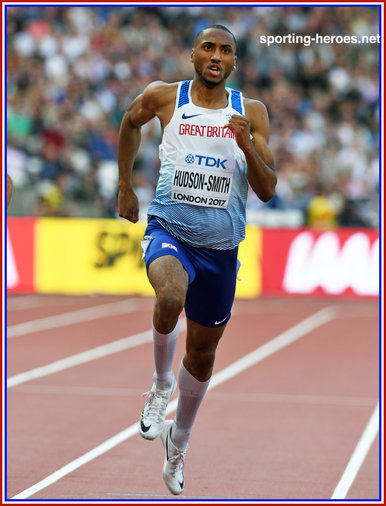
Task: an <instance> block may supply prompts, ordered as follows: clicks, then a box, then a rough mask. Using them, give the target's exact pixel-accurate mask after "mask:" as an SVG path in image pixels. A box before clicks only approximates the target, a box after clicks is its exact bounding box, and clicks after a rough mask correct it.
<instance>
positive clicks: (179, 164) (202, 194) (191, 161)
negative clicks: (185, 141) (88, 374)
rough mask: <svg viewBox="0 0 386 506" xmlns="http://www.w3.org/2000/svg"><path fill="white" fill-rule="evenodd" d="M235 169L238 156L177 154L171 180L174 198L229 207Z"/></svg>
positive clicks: (201, 204) (203, 204)
mask: <svg viewBox="0 0 386 506" xmlns="http://www.w3.org/2000/svg"><path fill="white" fill-rule="evenodd" d="M234 169H235V159H234V158H232V157H229V156H228V157H224V156H221V155H219V156H217V155H213V156H206V155H204V154H195V153H184V152H181V153H178V154H177V159H176V164H175V168H174V173H173V179H172V200H174V201H175V202H183V203H185V204H192V205H194V206H204V207H215V208H218V209H226V208H227V206H228V202H229V197H230V194H231V188H232V178H233V172H234Z"/></svg>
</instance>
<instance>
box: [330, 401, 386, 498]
mask: <svg viewBox="0 0 386 506" xmlns="http://www.w3.org/2000/svg"><path fill="white" fill-rule="evenodd" d="M378 432H379V403H378V404H377V406H376V408H375V409H374V411H373V414H372V415H371V417H370V420H369V422H368V424H367V426H366V428H365V430H364V431H363V434H362V436H361V438H360V440H359V441H358V444H357V446H356V447H355V450H354V453H353V454H352V455H351V458H350V460H349V462H348V464H347V467H346V469H345V470H344V473H343V474H342V477H341V479H340V480H339V483H338V485H337V486H336V488H335V490H334V493H333V494H332V496H331V499H345V498H346V495H347V493H348V491H349V490H350V488H351V485H352V484H353V483H354V480H355V478H356V475H357V474H358V471H359V469H360V468H361V466H362V464H363V462H364V460H365V458H366V456H367V454H368V452H369V450H370V448H371V445H372V444H373V442H374V440H375V438H376V437H377V434H378Z"/></svg>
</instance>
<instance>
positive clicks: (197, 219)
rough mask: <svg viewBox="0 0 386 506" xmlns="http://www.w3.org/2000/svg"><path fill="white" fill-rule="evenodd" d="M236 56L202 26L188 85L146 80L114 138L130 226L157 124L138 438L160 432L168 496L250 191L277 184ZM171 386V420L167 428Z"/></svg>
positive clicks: (211, 355) (209, 357) (223, 34)
mask: <svg viewBox="0 0 386 506" xmlns="http://www.w3.org/2000/svg"><path fill="white" fill-rule="evenodd" d="M235 52H236V41H235V38H234V36H233V35H232V33H231V32H230V31H229V30H228V29H227V28H226V27H224V26H222V25H212V26H209V27H207V28H205V29H204V30H202V31H201V32H200V33H199V34H198V35H197V37H196V40H195V43H194V47H193V49H192V52H191V57H190V60H191V62H192V63H193V65H194V77H193V80H192V81H184V82H179V83H172V84H166V83H163V82H159V81H157V82H153V83H151V84H149V85H148V86H147V87H146V88H145V89H144V91H143V93H142V94H141V95H139V96H138V97H137V98H136V99H135V100H134V101H133V102H132V104H131V105H130V106H129V107H128V109H127V111H126V112H125V114H124V117H123V119H122V124H121V129H120V134H119V142H118V163H119V195H118V206H119V215H120V216H121V217H123V218H126V219H127V220H129V221H132V222H133V223H135V222H137V220H138V200H137V197H136V195H135V193H134V191H133V188H132V183H131V171H132V166H133V163H134V159H135V156H136V154H137V151H138V148H139V145H140V139H141V126H142V125H144V124H145V123H146V122H148V121H149V120H151V119H152V118H154V117H155V116H157V118H158V119H159V120H160V122H161V126H162V134H163V136H162V142H161V145H160V149H159V153H160V160H161V169H160V175H159V180H158V185H157V189H156V196H155V198H154V200H153V201H152V202H151V204H150V206H149V210H148V226H147V229H146V232H145V237H144V241H143V243H142V245H143V249H144V255H145V256H144V258H145V263H146V269H147V275H148V278H149V281H150V283H151V285H152V286H153V288H154V291H155V305H154V314H153V333H154V362H155V372H154V375H153V381H154V382H153V386H152V388H151V391H150V392H149V393H148V398H147V400H146V404H145V407H144V409H143V411H142V413H141V418H140V434H141V436H142V437H144V438H145V439H155V438H156V437H157V436H159V435H160V436H161V440H162V443H163V445H164V447H165V461H164V465H163V479H164V481H165V484H166V486H167V487H168V488H169V490H170V491H171V492H172V493H173V494H180V493H181V492H182V491H183V488H184V474H183V466H184V459H185V455H186V450H187V447H188V441H189V437H190V433H191V430H192V426H193V423H194V420H195V417H196V414H197V411H198V408H199V406H200V403H201V401H202V399H203V397H204V395H205V392H206V390H207V388H208V384H209V380H210V377H211V374H212V368H213V363H214V359H215V352H216V348H217V344H218V342H219V339H220V338H221V336H222V335H223V332H224V330H225V326H226V324H227V322H228V320H229V318H230V316H231V307H232V304H233V299H234V293H235V286H236V275H237V266H238V262H237V250H238V244H239V243H240V242H241V241H242V240H243V239H244V236H245V207H246V200H247V193H248V183H249V184H250V185H251V187H252V189H253V190H254V192H255V193H256V195H257V196H258V197H259V198H260V199H261V200H263V201H264V202H266V201H268V200H270V199H271V198H272V197H273V195H274V192H275V186H276V175H275V172H274V169H273V156H272V153H271V151H270V149H269V148H268V145H267V143H268V130H269V127H268V115H267V111H266V108H265V106H264V105H263V104H262V103H261V102H259V101H257V100H249V99H247V98H243V96H242V94H241V93H240V92H239V91H236V90H232V89H230V88H228V87H226V79H227V78H228V76H229V75H230V74H231V72H232V71H233V70H235V68H236V54H235ZM183 308H185V313H186V321H187V336H186V353H185V356H184V358H183V360H182V362H181V364H180V367H179V371H178V378H177V381H176V379H175V377H174V374H173V372H172V363H173V357H174V352H175V349H176V343H177V338H178V333H179V315H180V313H181V311H182V309H183ZM177 383H178V387H179V395H178V404H177V410H176V416H175V418H174V421H172V420H166V421H165V410H166V407H167V404H168V401H169V399H170V397H171V395H172V394H173V392H174V390H175V388H176V384H177Z"/></svg>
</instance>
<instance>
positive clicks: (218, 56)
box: [211, 48, 221, 62]
mask: <svg viewBox="0 0 386 506" xmlns="http://www.w3.org/2000/svg"><path fill="white" fill-rule="evenodd" d="M211 60H212V61H216V62H218V61H221V52H220V50H219V49H218V48H217V49H215V50H214V53H213V54H212V56H211Z"/></svg>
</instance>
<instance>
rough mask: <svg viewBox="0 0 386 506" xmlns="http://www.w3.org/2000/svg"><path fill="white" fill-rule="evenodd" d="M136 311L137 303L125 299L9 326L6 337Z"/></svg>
mask: <svg viewBox="0 0 386 506" xmlns="http://www.w3.org/2000/svg"><path fill="white" fill-rule="evenodd" d="M136 309H138V301H136V300H132V299H127V300H121V301H119V302H109V303H107V304H100V305H99V306H93V307H87V308H84V309H78V310H76V311H70V312H68V313H63V314H59V315H53V316H47V317H45V318H39V319H37V320H32V321H29V322H24V323H17V324H15V325H10V326H9V327H8V329H7V337H9V338H11V337H19V336H25V335H26V334H32V333H33V332H41V331H42V330H51V329H54V328H58V327H66V326H68V325H74V324H76V323H83V322H87V321H90V320H96V319H97V318H106V317H108V316H114V315H117V314H125V313H130V312H132V311H135V310H136Z"/></svg>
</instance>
